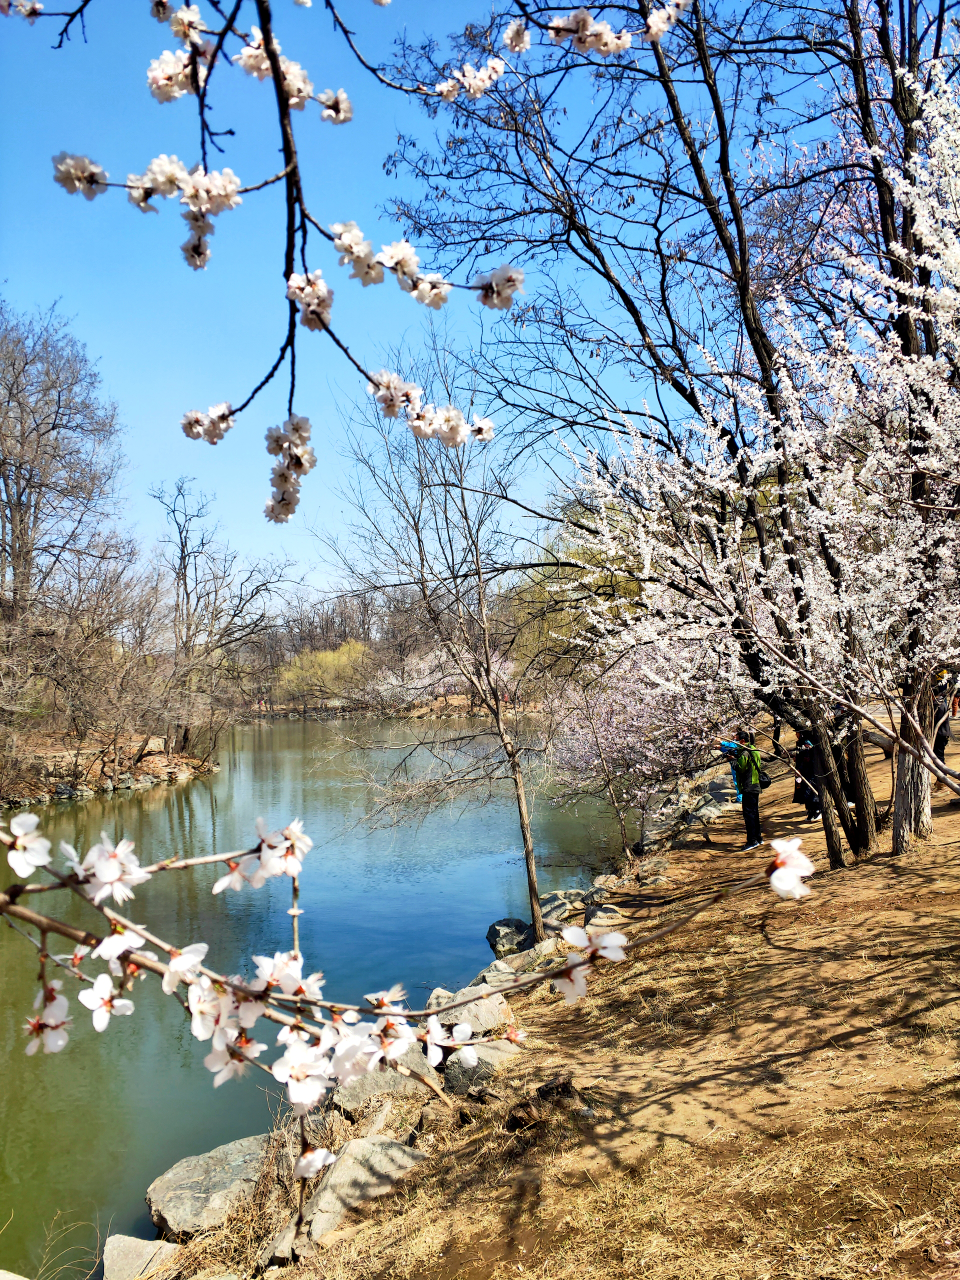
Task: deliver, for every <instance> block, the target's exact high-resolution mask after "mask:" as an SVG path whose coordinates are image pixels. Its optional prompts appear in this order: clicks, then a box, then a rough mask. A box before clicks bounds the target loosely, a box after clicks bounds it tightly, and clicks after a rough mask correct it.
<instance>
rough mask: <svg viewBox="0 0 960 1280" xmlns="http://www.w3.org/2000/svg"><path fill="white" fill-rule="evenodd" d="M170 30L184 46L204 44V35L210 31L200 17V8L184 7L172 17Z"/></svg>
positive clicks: (186, 5) (194, 6) (188, 5)
mask: <svg viewBox="0 0 960 1280" xmlns="http://www.w3.org/2000/svg"><path fill="white" fill-rule="evenodd" d="M170 30H171V31H172V32H173V34H174V35H175V36H176V37H177V39H178V40H182V41H183V43H184V44H202V43H203V33H204V32H206V31H207V30H208V28H207V24H206V23H205V22H204V20H203V18H202V17H201V16H200V9H199V6H197V5H195V4H185V5H182V6H181V7H180V8H179V9H178V10H177V11H176V13H174V14H172V15H171V17H170Z"/></svg>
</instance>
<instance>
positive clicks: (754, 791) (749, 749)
mask: <svg viewBox="0 0 960 1280" xmlns="http://www.w3.org/2000/svg"><path fill="white" fill-rule="evenodd" d="M720 749H721V750H722V751H723V753H724V755H725V756H727V757H728V759H729V760H730V761H731V763H732V765H733V772H734V776H735V777H736V780H737V790H738V791H739V792H740V796H741V808H742V810H743V825H744V827H745V828H746V832H747V843H746V845H745V846H744V852H745V853H746V852H747V850H749V849H759V847H760V845H761V844H762V843H763V832H762V831H761V829H760V792H761V790H762V787H761V786H760V771H761V769H762V768H763V761H762V759H761V757H760V752H759V751H758V750H757V748H756V747H755V746H754V745H753V743H752V742H751V741H750V731H749V729H744V728H740V729H738V730H737V733H736V740H735V741H734V742H723V741H721V743H720Z"/></svg>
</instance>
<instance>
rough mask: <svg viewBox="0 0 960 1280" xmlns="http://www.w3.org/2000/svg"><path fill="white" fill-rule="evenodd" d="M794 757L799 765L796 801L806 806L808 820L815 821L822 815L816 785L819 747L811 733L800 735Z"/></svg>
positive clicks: (794, 793) (794, 797)
mask: <svg viewBox="0 0 960 1280" xmlns="http://www.w3.org/2000/svg"><path fill="white" fill-rule="evenodd" d="M793 759H794V763H795V764H796V766H797V772H796V786H795V788H794V792H793V800H794V803H795V804H802V805H803V806H804V807H805V808H806V811H807V821H808V822H815V821H816V819H817V818H819V817H820V793H819V792H818V791H817V788H816V786H815V785H814V779H815V778H816V776H817V749H816V747H815V746H814V745H813V739H812V738H811V737H810V735H809V734H806V733H802V734H800V735H798V738H797V747H796V750H795V751H794V753H793Z"/></svg>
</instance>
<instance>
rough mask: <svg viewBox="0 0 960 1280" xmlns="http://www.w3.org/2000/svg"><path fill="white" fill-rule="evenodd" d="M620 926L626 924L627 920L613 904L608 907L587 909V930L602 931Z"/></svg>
mask: <svg viewBox="0 0 960 1280" xmlns="http://www.w3.org/2000/svg"><path fill="white" fill-rule="evenodd" d="M618 924H626V920H625V919H624V917H623V916H622V915H621V914H620V912H619V911H618V910H617V908H616V907H615V906H614V905H613V903H609V904H607V905H606V906H597V907H587V912H586V924H585V927H586V928H588V929H601V928H606V927H607V926H608V925H609V926H610V927H611V928H612V927H613V926H614V925H618Z"/></svg>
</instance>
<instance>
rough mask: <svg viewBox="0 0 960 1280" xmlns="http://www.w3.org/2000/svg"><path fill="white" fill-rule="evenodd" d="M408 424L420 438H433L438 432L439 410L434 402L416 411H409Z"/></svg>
mask: <svg viewBox="0 0 960 1280" xmlns="http://www.w3.org/2000/svg"><path fill="white" fill-rule="evenodd" d="M407 426H408V427H409V428H410V430H411V431H412V432H413V434H414V435H415V436H416V437H417V439H418V440H432V439H433V437H434V436H435V435H436V434H437V411H436V409H434V407H433V405H432V404H428V405H427V406H426V408H424V409H417V410H416V411H415V412H411V411H409V410H408V411H407Z"/></svg>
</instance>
